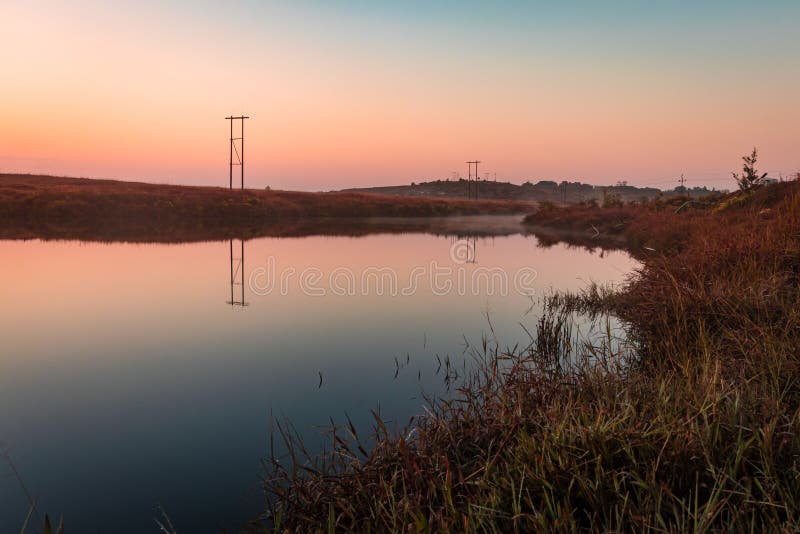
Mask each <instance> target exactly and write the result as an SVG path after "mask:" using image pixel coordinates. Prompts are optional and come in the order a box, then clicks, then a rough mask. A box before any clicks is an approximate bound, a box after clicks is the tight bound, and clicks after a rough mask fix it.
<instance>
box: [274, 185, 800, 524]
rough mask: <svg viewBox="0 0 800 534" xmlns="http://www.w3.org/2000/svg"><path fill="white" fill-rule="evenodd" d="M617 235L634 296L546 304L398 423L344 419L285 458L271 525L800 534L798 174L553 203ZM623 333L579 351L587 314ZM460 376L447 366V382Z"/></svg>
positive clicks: (567, 226) (542, 218) (541, 218)
mask: <svg viewBox="0 0 800 534" xmlns="http://www.w3.org/2000/svg"><path fill="white" fill-rule="evenodd" d="M527 222H528V223H529V224H530V225H531V228H534V229H535V228H538V229H548V230H550V231H551V234H550V235H551V239H554V238H553V237H552V236H554V235H557V232H558V231H565V230H567V231H569V232H572V233H573V234H574V233H576V232H577V233H578V234H581V233H583V234H585V235H584V236H582V237H580V239H575V240H571V239H570V238H569V237H566V236H567V235H568V234H563V235H564V236H565V237H564V239H565V240H567V241H568V242H570V241H572V242H575V243H576V244H578V245H583V244H585V241H587V240H588V242H589V243H590V244H597V245H600V244H601V242H602V240H603V239H609V241H610V242H613V243H616V246H619V245H620V243H621V244H623V245H624V246H625V247H627V248H629V249H630V250H631V252H632V253H633V254H634V255H636V256H637V257H638V258H640V259H641V261H642V267H641V269H640V270H639V272H638V273H637V274H636V275H635V276H634V277H633V278H632V279H631V280H630V281H629V282H628V283H627V284H626V285H625V286H624V287H621V288H603V287H596V286H591V287H588V288H586V290H585V291H583V292H581V293H579V294H566V295H565V294H557V295H554V296H552V297H549V298H546V299H545V305H546V310H548V311H547V313H545V314H544V316H543V317H541V318H540V319H539V322H538V324H537V328H536V332H535V335H534V336H533V340H534V341H533V344H532V346H531V347H529V348H527V349H525V350H523V351H515V352H512V353H509V352H506V351H502V350H498V349H496V348H495V349H493V348H492V346H491V344H488V345H487V346H486V347H485V348H484V350H483V352H482V354H480V355H479V356H480V358H479V360H478V361H479V362H480V364H479V365H478V366H477V368H476V369H475V370H474V371H473V372H472V373H471V374H470V375H468V376H467V377H466V378H465V377H461V378H460V379H459V383H460V388H459V389H457V390H455V391H456V393H455V394H454V397H453V398H452V399H449V400H446V401H436V402H431V405H430V406H429V411H428V413H427V415H425V416H424V417H421V418H418V419H417V420H415V421H414V422H413V423H412V424H411V425H410V427H408V428H407V429H405V430H404V431H402V432H400V433H394V432H389V431H387V429H386V428H385V426H384V424H383V422H382V421H380V420H379V419H377V418H376V423H375V431H374V434H373V435H372V436H370V437H361V438H359V436H357V435H356V432H355V429H353V428H341V429H336V431H335V432H334V433H333V438H332V443H331V448H332V449H333V451H332V452H331V453H330V454H328V455H325V456H323V457H308V456H304V455H303V454H302V452H303V449H302V444H301V443H300V442H299V441H298V440H297V439H296V438H295V437H293V436H292V435H291V433H290V432H288V431H283V432H281V431H279V432H278V437H280V436H283V437H284V439H285V442H286V444H287V445H288V448H289V450H290V451H291V454H290V455H287V456H286V457H280V458H279V457H276V456H273V457H272V462H271V464H270V466H271V469H270V471H269V473H268V476H267V482H266V490H267V495H268V497H269V507H268V508H269V509H268V511H267V513H266V514H265V516H264V517H263V518H261V519H260V521H259V522H260V524H262V525H263V524H269V523H274V524H277V526H278V527H279V528H280V529H284V528H285V529H288V530H289V531H298V532H299V531H322V530H325V529H328V530H329V531H330V529H332V528H333V529H336V530H344V531H349V530H356V531H401V530H402V531H406V530H409V531H419V532H424V531H489V532H510V531H545V530H546V531H552V530H569V531H574V530H599V531H604V530H619V531H627V530H631V531H640V530H659V531H686V530H700V531H704V530H724V531H745V530H746V531H753V530H756V531H763V530H771V531H793V530H796V529H797V528H798V527H800V463H798V458H800V380H798V378H800V350H798V349H799V348H800V183H797V182H791V183H781V184H775V185H770V186H766V187H762V188H760V189H757V190H755V191H753V192H751V193H736V194H731V195H728V196H725V197H720V198H716V199H714V200H710V201H708V202H705V203H702V204H698V203H693V202H690V201H689V199H686V200H684V201H683V202H681V203H680V204H679V205H673V204H665V203H659V202H653V203H646V204H641V205H636V206H617V207H607V208H601V207H590V206H583V207H570V208H554V207H553V208H546V209H544V210H540V211H538V212H537V213H535V214H533V215H531V216H530V217H529V218H528V219H527ZM575 311H579V312H582V313H589V314H598V313H612V314H614V315H615V316H617V317H619V318H621V319H622V320H623V321H624V322H625V323H626V325H627V330H628V332H629V339H628V340H627V342H628V343H627V344H625V343H623V344H619V343H612V340H611V339H610V337H611V335H610V334H609V339H608V342H607V343H605V342H604V343H599V344H597V345H595V346H588V345H582V346H576V344H575V343H574V342H573V338H572V335H571V332H570V329H569V324H570V323H569V317H570V315H569V314H570V313H571V312H575ZM448 376H449V375H448Z"/></svg>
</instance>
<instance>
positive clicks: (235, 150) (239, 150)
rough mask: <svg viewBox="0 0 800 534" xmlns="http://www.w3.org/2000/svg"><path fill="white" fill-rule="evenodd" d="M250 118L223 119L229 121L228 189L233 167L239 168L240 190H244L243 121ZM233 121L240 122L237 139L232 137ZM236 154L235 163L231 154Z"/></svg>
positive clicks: (231, 184) (230, 184) (241, 116)
mask: <svg viewBox="0 0 800 534" xmlns="http://www.w3.org/2000/svg"><path fill="white" fill-rule="evenodd" d="M249 118H250V117H245V116H244V115H239V116H238V117H233V116H231V117H225V120H228V121H231V147H230V159H229V160H228V162H229V167H230V170H229V173H228V179H229V187H230V188H231V189H233V168H234V167H235V166H237V165H238V166H239V167H240V168H241V172H242V189H244V120H245V119H249ZM233 121H240V124H241V133H240V135H239V137H234V136H233ZM236 141H239V148H237V147H236ZM234 153H236V161H234V160H233V154H234Z"/></svg>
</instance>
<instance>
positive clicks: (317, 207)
mask: <svg viewBox="0 0 800 534" xmlns="http://www.w3.org/2000/svg"><path fill="white" fill-rule="evenodd" d="M534 208H535V203H532V202H522V201H512V200H467V199H452V198H447V199H445V198H420V197H417V198H409V197H400V196H387V195H376V194H370V193H306V192H298V191H271V190H259V189H228V188H223V187H200V186H180V185H162V184H148V183H141V182H124V181H117V180H95V179H88V178H68V177H56V176H40V175H27V174H0V239H36V238H41V239H84V240H100V241H136V242H146V241H154V242H180V241H205V240H218V239H231V238H239V239H242V238H251V237H262V236H300V235H312V234H345V235H363V234H366V233H372V232H376V231H377V232H403V231H428V232H432V233H453V234H460V233H464V234H466V233H469V234H470V235H502V234H508V233H514V232H516V231H518V228H517V227H518V226H519V221H518V218H519V216H520V215H523V214H526V213H530V212H531V211H533V210H534ZM479 215H493V216H501V215H502V216H516V217H513V218H503V219H505V220H504V222H502V223H496V224H490V225H486V224H484V223H471V224H470V223H467V222H465V221H461V222H460V223H455V221H454V220H453V219H452V218H454V217H468V218H469V217H474V216H479ZM445 218H446V219H447V221H448V222H447V223H445V222H444V220H445Z"/></svg>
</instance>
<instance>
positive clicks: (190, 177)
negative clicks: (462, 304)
mask: <svg viewBox="0 0 800 534" xmlns="http://www.w3.org/2000/svg"><path fill="white" fill-rule="evenodd" d="M0 20H2V21H3V22H2V31H0V64H2V65H3V98H2V99H0V172H13V171H21V172H48V173H56V174H68V175H86V176H99V177H116V178H122V179H142V180H147V181H156V182H170V183H186V184H214V185H224V184H225V183H226V179H227V167H226V165H227V160H228V154H227V152H228V147H227V128H226V126H227V125H226V123H225V121H224V119H223V117H225V116H226V115H228V114H230V113H240V112H246V113H248V114H249V115H251V116H252V117H253V119H252V120H250V121H249V122H248V124H247V130H246V137H247V162H248V180H249V183H250V184H251V185H252V186H254V187H256V186H257V187H263V186H266V185H270V186H272V187H281V188H292V189H311V190H317V189H334V188H341V187H347V186H359V185H373V184H389V183H405V182H409V181H411V180H415V181H419V180H422V179H428V178H444V177H448V176H450V174H451V173H452V172H453V171H459V172H462V173H463V172H465V168H463V167H465V166H464V165H463V163H462V162H463V161H465V160H466V159H471V158H479V159H481V160H482V161H484V162H485V163H484V166H483V167H482V170H486V171H489V172H492V173H495V172H496V173H497V176H498V179H508V180H511V181H516V182H520V181H523V180H527V179H538V178H552V179H562V178H563V179H581V180H584V181H589V182H592V183H599V184H603V183H613V182H614V181H616V180H620V179H624V180H629V181H630V182H631V183H634V184H639V185H646V184H650V185H656V186H662V187H673V186H674V185H675V184H676V182H675V180H676V179H677V176H678V175H679V174H680V173H685V174H686V177H687V178H688V179H689V180H690V182H689V183H690V184H691V185H709V186H716V187H731V186H732V185H733V184H732V182H731V180H730V177H729V172H730V171H732V170H737V169H738V167H739V166H740V165H739V157H740V156H741V155H742V154H744V153H745V152H747V151H748V150H749V149H750V148H751V147H752V146H754V145H756V146H758V147H759V148H760V149H761V154H762V159H761V162H762V167H763V169H764V170H766V171H769V172H770V173H771V174H774V175H777V174H778V173H781V172H782V173H784V174H788V173H792V172H794V171H797V170H798V168H800V160H798V155H797V150H796V148H797V146H796V139H797V138H798V136H800V107H798V106H797V105H796V103H797V101H796V95H797V94H800V62H798V61H797V58H798V57H800V40H799V39H797V38H796V28H797V22H798V20H800V3H798V2H796V1H793V0H785V1H779V0H771V1H764V2H755V1H742V0H733V1H721V0H715V1H709V2H693V1H687V0H680V1H676V2H634V1H620V2H590V1H583V2H504V3H502V6H501V4H496V3H484V2H481V3H478V2H454V1H445V2H435V3H433V2H417V1H413V2H400V3H398V2H343V1H339V2H291V3H277V2H276V3H265V2H236V3H219V2H172V3H170V4H169V5H163V3H162V2H150V1H146V2H114V3H106V2H103V3H101V2H90V1H86V0H78V1H76V2H69V3H67V2H37V1H32V2H3V3H2V4H0Z"/></svg>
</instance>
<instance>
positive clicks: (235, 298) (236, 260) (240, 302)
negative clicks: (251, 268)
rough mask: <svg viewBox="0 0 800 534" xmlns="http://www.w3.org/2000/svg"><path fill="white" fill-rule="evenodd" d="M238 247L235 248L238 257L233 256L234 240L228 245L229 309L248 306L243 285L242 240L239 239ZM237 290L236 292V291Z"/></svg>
mask: <svg viewBox="0 0 800 534" xmlns="http://www.w3.org/2000/svg"><path fill="white" fill-rule="evenodd" d="M238 241H239V247H236V249H237V252H238V254H239V256H238V257H236V256H234V255H233V248H234V247H233V242H234V240H233V239H231V240H230V241H229V242H228V244H229V250H230V260H231V278H230V282H231V300H229V301H228V302H227V303H226V304H230V305H231V308H232V307H234V306H241V307H243V308H244V307H246V306H249V305H250V303H249V302H246V301H245V298H244V295H245V289H244V288H245V284H244V269H245V268H244V240H243V239H240V240H238ZM237 288H238V291H237Z"/></svg>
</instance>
